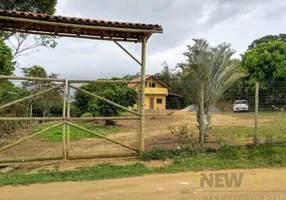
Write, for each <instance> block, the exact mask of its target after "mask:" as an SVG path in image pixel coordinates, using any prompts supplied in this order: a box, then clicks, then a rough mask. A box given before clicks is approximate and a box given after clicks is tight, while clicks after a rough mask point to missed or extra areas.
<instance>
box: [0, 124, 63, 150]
mask: <svg viewBox="0 0 286 200" xmlns="http://www.w3.org/2000/svg"><path fill="white" fill-rule="evenodd" d="M61 125H63V122H61V123H58V124H55V125H53V126H50V127H48V128H45V129H44V130H41V131H38V132H37V133H33V134H31V135H29V136H27V137H24V138H22V139H20V140H18V141H16V142H13V143H12V144H9V145H7V146H4V147H2V148H0V152H1V151H4V150H6V149H9V148H12V147H14V146H16V145H18V144H21V143H23V142H25V141H27V140H29V139H32V138H34V137H36V136H38V135H41V134H43V133H45V132H47V131H49V130H52V129H54V128H56V127H58V126H61Z"/></svg>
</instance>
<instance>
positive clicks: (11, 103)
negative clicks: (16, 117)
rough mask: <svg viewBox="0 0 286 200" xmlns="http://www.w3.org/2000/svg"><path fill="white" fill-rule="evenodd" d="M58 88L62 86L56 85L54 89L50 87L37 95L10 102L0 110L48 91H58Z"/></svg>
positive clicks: (0, 107)
mask: <svg viewBox="0 0 286 200" xmlns="http://www.w3.org/2000/svg"><path fill="white" fill-rule="evenodd" d="M60 87H62V85H58V86H55V87H51V88H49V89H46V90H43V91H40V92H37V93H35V94H32V95H30V96H27V97H24V98H22V99H19V100H16V101H12V102H10V103H7V104H4V105H2V106H0V110H1V109H3V108H7V107H9V106H12V105H14V104H17V103H20V102H23V101H26V100H28V99H31V98H33V97H37V96H40V95H42V94H45V93H47V92H49V91H52V90H54V89H58V88H60Z"/></svg>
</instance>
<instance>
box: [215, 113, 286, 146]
mask: <svg viewBox="0 0 286 200" xmlns="http://www.w3.org/2000/svg"><path fill="white" fill-rule="evenodd" d="M231 116H234V117H238V118H239V119H245V120H253V127H245V126H233V127H213V129H212V132H213V133H214V135H215V136H216V137H223V138H227V137H231V138H251V137H252V136H253V134H254V113H238V114H232V115H231ZM259 120H260V122H259V129H258V131H259V137H260V138H272V140H273V141H277V142H279V141H286V115H285V114H279V113H277V112H261V113H259Z"/></svg>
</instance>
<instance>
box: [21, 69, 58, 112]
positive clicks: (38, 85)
mask: <svg viewBox="0 0 286 200" xmlns="http://www.w3.org/2000/svg"><path fill="white" fill-rule="evenodd" d="M22 71H23V74H24V76H29V77H40V78H49V77H50V76H53V78H57V75H55V74H52V75H48V73H47V72H46V70H45V69H44V68H43V67H41V66H38V65H34V66H32V67H30V68H23V69H22ZM23 87H24V88H25V89H26V90H27V91H28V92H29V93H36V92H39V91H42V90H45V89H48V88H50V87H53V83H50V82H45V81H29V82H24V83H23ZM30 109H33V111H34V113H36V115H39V114H40V115H41V116H42V117H47V116H48V115H51V114H54V115H56V114H60V115H61V109H62V97H61V93H60V91H59V90H52V91H50V92H48V93H45V94H43V95H41V96H39V97H36V98H34V99H32V100H31V101H30ZM32 113H33V112H32V111H31V112H30V116H31V115H32Z"/></svg>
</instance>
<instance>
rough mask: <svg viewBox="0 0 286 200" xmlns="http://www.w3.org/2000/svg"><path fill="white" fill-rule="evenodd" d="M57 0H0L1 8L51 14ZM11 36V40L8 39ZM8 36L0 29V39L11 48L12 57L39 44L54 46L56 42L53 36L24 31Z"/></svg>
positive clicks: (26, 51)
mask: <svg viewBox="0 0 286 200" xmlns="http://www.w3.org/2000/svg"><path fill="white" fill-rule="evenodd" d="M56 4H57V0H26V1H23V0H0V9H1V10H16V11H25V12H37V13H45V14H50V15H53V14H54V13H55V11H56ZM10 37H13V40H11V41H10V40H9V39H10ZM10 37H9V36H8V34H7V33H6V32H4V31H0V38H1V40H3V39H4V40H5V42H6V43H7V44H8V45H9V46H10V47H11V48H12V49H13V58H16V57H18V56H20V55H22V56H23V55H27V54H28V53H29V52H33V51H32V50H33V49H36V48H38V47H40V46H44V47H50V48H55V47H56V45H57V42H56V41H55V37H53V36H44V35H43V36H42V35H41V36H37V35H29V34H24V33H16V34H14V35H13V36H10Z"/></svg>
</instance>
